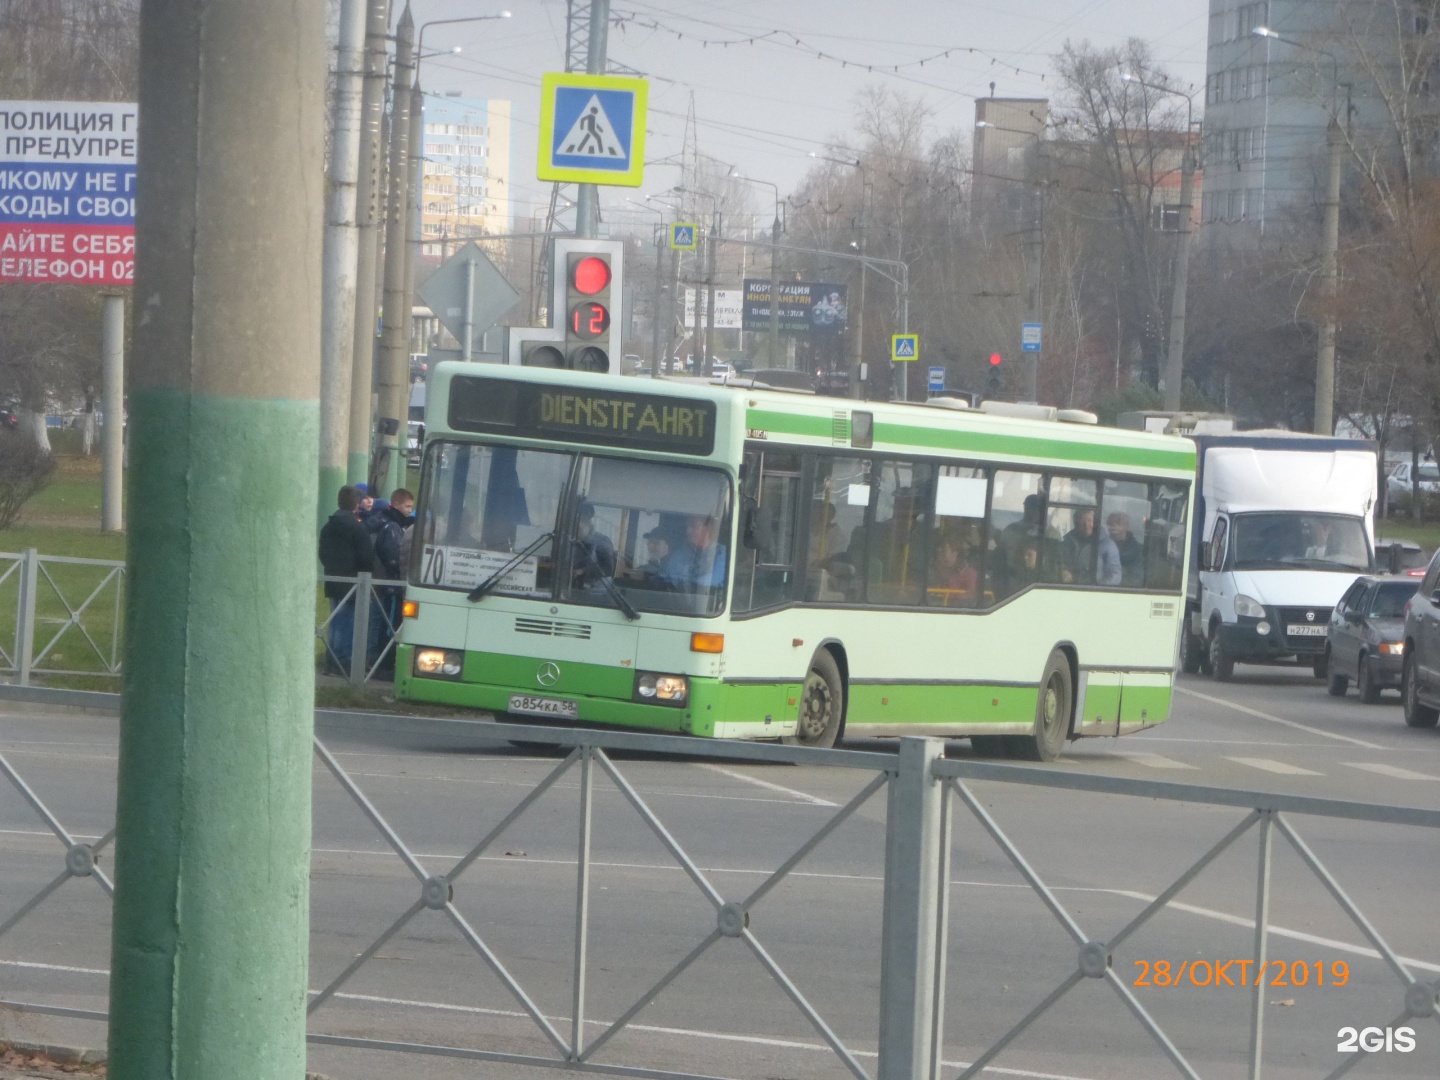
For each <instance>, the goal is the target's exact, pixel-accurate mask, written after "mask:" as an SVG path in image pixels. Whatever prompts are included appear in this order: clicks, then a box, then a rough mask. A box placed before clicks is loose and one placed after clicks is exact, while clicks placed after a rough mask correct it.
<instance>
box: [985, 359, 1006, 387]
mask: <svg viewBox="0 0 1440 1080" xmlns="http://www.w3.org/2000/svg"><path fill="white" fill-rule="evenodd" d="M1003 359H1004V358H1003V357H1002V356H1001V355H1000V354H999V353H998V352H997V353H991V354H990V370H989V371H987V372H986V373H985V397H986V398H999V397H1002V396H1003V395H1004V393H1005V374H1004V372H1003V371H1002V370H1001V367H1000V365H1001V363H1002V362H1003Z"/></svg>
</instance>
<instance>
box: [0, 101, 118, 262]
mask: <svg viewBox="0 0 1440 1080" xmlns="http://www.w3.org/2000/svg"><path fill="white" fill-rule="evenodd" d="M135 122H136V108H135V106H134V105H133V104H127V103H119V102H109V101H105V102H91V101H0V140H3V142H0V281H24V282H52V283H55V284H61V285H130V284H132V283H133V282H134V277H135Z"/></svg>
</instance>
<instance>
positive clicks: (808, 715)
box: [782, 649, 845, 748]
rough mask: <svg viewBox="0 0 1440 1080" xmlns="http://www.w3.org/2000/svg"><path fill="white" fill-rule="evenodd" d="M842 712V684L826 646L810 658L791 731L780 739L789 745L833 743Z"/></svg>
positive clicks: (843, 692)
mask: <svg viewBox="0 0 1440 1080" xmlns="http://www.w3.org/2000/svg"><path fill="white" fill-rule="evenodd" d="M844 715H845V687H844V684H843V683H842V682H841V680H840V666H839V665H838V664H836V663H835V657H833V656H831V655H830V650H829V649H820V650H819V651H817V652H816V653H815V655H814V656H812V657H811V658H810V670H809V671H808V672H807V673H806V675H805V691H804V693H803V694H802V695H801V697H800V716H799V719H798V720H797V722H796V725H795V734H794V736H792V737H790V738H787V739H784V740H782V741H784V742H785V743H788V744H789V745H791V746H818V747H822V748H825V747H831V746H834V745H835V739H836V737H837V736H838V735H839V734H840V721H841V719H842V718H843V717H844Z"/></svg>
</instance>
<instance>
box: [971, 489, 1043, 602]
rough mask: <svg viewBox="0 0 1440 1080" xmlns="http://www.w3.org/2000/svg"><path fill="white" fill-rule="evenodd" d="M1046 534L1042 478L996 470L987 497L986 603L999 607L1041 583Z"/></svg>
mask: <svg viewBox="0 0 1440 1080" xmlns="http://www.w3.org/2000/svg"><path fill="white" fill-rule="evenodd" d="M1047 539H1049V538H1048V537H1047V536H1046V534H1045V478H1044V477H1043V476H1041V475H1040V474H1039V473H1031V472H1010V471H1008V470H1005V469H1001V470H997V471H996V473H995V478H994V481H993V482H992V485H991V493H990V551H989V552H988V553H987V556H986V560H985V583H984V589H985V593H986V595H985V602H986V604H987V606H990V605H994V604H998V603H1000V602H1001V601H1003V600H1005V599H1007V598H1008V597H1010V596H1013V595H1014V594H1015V593H1017V592H1019V591H1020V590H1021V589H1024V588H1027V587H1028V586H1030V585H1033V584H1035V583H1036V582H1038V581H1039V580H1040V574H1041V564H1040V559H1041V556H1042V554H1043V548H1044V546H1045V542H1046V540H1047Z"/></svg>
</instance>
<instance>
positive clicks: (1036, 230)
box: [975, 120, 1049, 401]
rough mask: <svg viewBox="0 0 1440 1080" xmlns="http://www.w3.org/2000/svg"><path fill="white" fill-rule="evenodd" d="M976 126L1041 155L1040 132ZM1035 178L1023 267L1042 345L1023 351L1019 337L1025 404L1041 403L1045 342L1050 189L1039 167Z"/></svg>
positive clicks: (1028, 305) (1028, 317)
mask: <svg viewBox="0 0 1440 1080" xmlns="http://www.w3.org/2000/svg"><path fill="white" fill-rule="evenodd" d="M975 126H976V127H977V128H988V129H990V130H991V131H1005V132H1009V133H1010V134H1012V135H1024V136H1025V137H1026V138H1030V139H1034V140H1035V152H1036V156H1037V158H1038V156H1039V153H1040V147H1042V146H1044V145H1045V141H1044V139H1043V138H1041V135H1042V134H1043V128H1042V129H1041V130H1040V131H1027V130H1025V129H1024V128H1012V127H1002V126H1000V125H999V124H992V123H991V122H990V121H989V120H977V121H975ZM1035 177H1036V179H1035V187H1034V192H1033V198H1034V200H1035V210H1034V224H1033V225H1032V227H1031V236H1033V237H1034V240H1033V241H1032V243H1033V244H1034V245H1035V254H1034V256H1033V257H1032V258H1031V259H1030V261H1029V265H1028V266H1027V267H1026V275H1025V277H1026V283H1025V312H1026V314H1025V321H1026V322H1027V323H1029V324H1030V325H1032V326H1040V327H1041V328H1042V331H1041V333H1042V338H1041V341H1037V342H1035V348H1033V349H1025V347H1024V341H1023V338H1024V334H1023V331H1022V334H1021V338H1022V342H1021V350H1022V351H1023V352H1025V353H1026V356H1027V359H1026V361H1025V400H1027V401H1038V400H1040V396H1039V395H1040V390H1039V382H1040V353H1041V344H1042V342H1043V340H1044V338H1043V333H1044V331H1043V327H1044V325H1045V315H1044V308H1045V292H1044V285H1045V276H1044V271H1045V201H1046V195H1047V194H1048V190H1049V189H1048V188H1047V186H1046V184H1045V182H1044V180H1042V179H1041V178H1040V169H1039V167H1038V164H1037V167H1036V170H1035Z"/></svg>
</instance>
